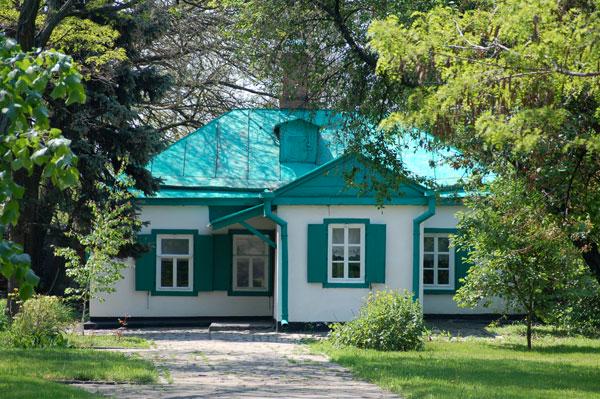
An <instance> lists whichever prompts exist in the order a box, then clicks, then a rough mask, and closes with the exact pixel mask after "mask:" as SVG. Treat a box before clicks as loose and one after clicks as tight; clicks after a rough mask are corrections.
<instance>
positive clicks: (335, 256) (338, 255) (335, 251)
mask: <svg viewBox="0 0 600 399" xmlns="http://www.w3.org/2000/svg"><path fill="white" fill-rule="evenodd" d="M331 260H333V261H340V260H344V247H340V246H336V245H334V246H333V247H332V248H331Z"/></svg>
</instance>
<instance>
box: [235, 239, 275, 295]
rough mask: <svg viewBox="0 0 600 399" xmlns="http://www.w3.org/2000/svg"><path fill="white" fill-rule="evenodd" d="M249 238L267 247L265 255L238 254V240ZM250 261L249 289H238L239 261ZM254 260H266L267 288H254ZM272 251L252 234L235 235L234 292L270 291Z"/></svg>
mask: <svg viewBox="0 0 600 399" xmlns="http://www.w3.org/2000/svg"><path fill="white" fill-rule="evenodd" d="M248 236H251V237H255V238H256V239H258V240H260V242H261V243H262V244H263V245H264V246H265V254H264V255H238V254H237V252H238V251H237V245H238V242H237V240H238V239H239V238H242V237H243V238H247V237H248ZM245 258H247V259H248V287H238V284H237V268H238V263H237V261H238V259H245ZM253 258H264V265H265V286H264V287H254V286H253V284H254V282H253V281H252V275H253V274H254V259H253ZM269 260H270V249H269V245H268V244H267V243H266V242H264V241H263V240H261V239H260V238H258V237H256V236H255V235H252V234H234V235H233V267H232V269H233V270H232V273H233V276H232V282H231V284H232V286H233V290H234V291H247V292H267V291H269V281H270V280H269V269H270V264H269Z"/></svg>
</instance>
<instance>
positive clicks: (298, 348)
mask: <svg viewBox="0 0 600 399" xmlns="http://www.w3.org/2000/svg"><path fill="white" fill-rule="evenodd" d="M127 334H131V335H138V336H142V337H144V338H147V339H150V340H153V341H154V342H155V347H154V348H152V349H136V350H124V351H125V352H136V353H139V354H140V355H141V356H143V357H145V358H149V359H152V360H153V361H154V362H155V364H157V365H158V366H159V368H166V369H167V370H168V371H169V374H170V380H166V379H165V378H164V377H162V378H161V379H162V381H161V382H160V384H159V385H123V384H120V385H95V384H80V385H77V386H80V387H81V388H84V389H87V390H90V391H92V392H97V393H102V394H106V395H109V396H114V397H117V398H128V399H142V398H144V399H145V398H170V399H175V398H177V399H184V398H185V399H188V398H219V399H220V398H398V397H397V396H395V395H392V394H391V393H389V392H386V391H383V390H382V389H380V388H379V387H377V386H375V385H373V384H369V383H367V382H363V381H357V380H355V379H354V378H352V375H351V374H350V372H349V371H348V370H346V369H344V368H343V367H341V366H338V365H336V364H334V363H331V362H329V361H328V360H327V359H326V358H325V357H324V356H320V355H314V354H311V353H309V351H308V350H307V348H305V347H303V346H302V345H300V344H299V343H300V340H302V339H303V338H309V337H311V336H310V335H302V334H278V333H275V332H247V331H237V332H213V333H211V336H210V337H209V334H208V330H207V329H177V330H172V329H154V330H130V331H128V332H127Z"/></svg>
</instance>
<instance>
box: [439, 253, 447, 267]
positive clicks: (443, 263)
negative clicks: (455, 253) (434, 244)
mask: <svg viewBox="0 0 600 399" xmlns="http://www.w3.org/2000/svg"><path fill="white" fill-rule="evenodd" d="M449 267H450V255H438V269H448V268H449Z"/></svg>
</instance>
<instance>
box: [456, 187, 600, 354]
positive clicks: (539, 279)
mask: <svg viewBox="0 0 600 399" xmlns="http://www.w3.org/2000/svg"><path fill="white" fill-rule="evenodd" d="M466 205H467V207H468V208H469V211H468V212H464V213H462V214H460V216H459V224H458V227H459V231H460V235H458V236H457V238H456V245H457V247H458V248H461V249H463V250H465V252H466V253H468V256H467V260H468V262H470V263H471V264H472V265H473V266H472V267H471V268H470V269H469V272H468V275H467V277H466V278H465V281H464V285H463V286H461V287H460V288H459V289H458V291H457V293H456V296H455V299H456V300H457V302H458V303H459V305H461V306H469V307H472V306H476V305H477V304H483V305H484V306H488V305H490V304H491V302H492V300H493V299H492V298H501V299H502V300H503V302H504V304H505V306H506V309H507V310H508V311H516V312H525V315H526V322H527V347H528V349H531V340H532V323H533V321H534V319H535V317H537V318H539V319H541V320H544V319H547V318H548V317H549V316H550V315H551V314H552V312H553V311H554V310H555V305H556V304H557V302H559V301H560V300H561V299H562V298H564V297H565V296H566V295H567V294H568V293H569V292H570V291H572V290H574V289H579V288H581V287H583V286H584V283H585V280H586V278H588V279H589V273H587V268H586V267H585V265H584V263H583V261H582V259H581V252H580V251H579V249H578V248H576V247H575V246H574V245H573V244H572V242H571V240H570V239H569V237H567V236H565V232H564V230H563V228H562V226H561V223H562V219H561V218H560V217H557V216H554V215H550V214H548V213H547V212H546V211H545V210H544V203H543V198H542V196H541V195H540V194H539V193H536V192H530V191H529V190H528V188H527V184H524V183H523V182H522V181H521V179H520V178H519V177H517V176H510V177H504V178H500V179H498V180H496V181H495V182H493V183H492V184H491V185H490V186H489V190H488V191H487V192H486V193H485V194H483V195H480V196H477V197H472V198H470V199H468V200H467V203H466Z"/></svg>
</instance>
